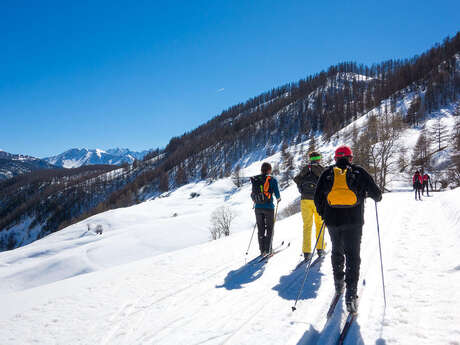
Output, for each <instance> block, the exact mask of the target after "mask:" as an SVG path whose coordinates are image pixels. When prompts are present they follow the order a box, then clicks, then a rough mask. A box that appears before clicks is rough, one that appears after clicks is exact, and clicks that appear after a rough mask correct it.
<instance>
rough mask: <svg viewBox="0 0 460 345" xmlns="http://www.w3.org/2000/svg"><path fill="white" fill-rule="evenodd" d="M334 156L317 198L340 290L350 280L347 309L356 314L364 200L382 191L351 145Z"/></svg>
mask: <svg viewBox="0 0 460 345" xmlns="http://www.w3.org/2000/svg"><path fill="white" fill-rule="evenodd" d="M334 158H335V164H334V165H332V166H330V167H328V168H327V169H326V170H325V171H324V172H323V173H322V174H321V176H320V178H319V180H318V184H317V187H316V191H315V196H314V201H315V205H316V209H317V210H318V213H319V214H320V216H321V217H322V219H323V220H324V222H325V223H326V226H327V228H328V231H329V235H330V238H331V242H332V255H331V260H332V270H333V273H334V284H335V289H336V293H337V294H342V293H343V291H344V288H345V283H346V294H345V302H346V306H347V310H348V311H349V312H353V313H356V312H357V308H358V304H357V298H358V296H357V288H358V280H359V268H360V265H361V258H360V249H361V235H362V228H363V224H364V199H365V198H366V197H367V196H369V197H371V198H372V199H374V200H375V201H376V202H377V201H380V200H382V192H381V191H380V189H379V187H378V186H377V185H376V184H375V182H374V179H373V178H372V176H371V175H370V174H369V173H368V172H367V171H366V170H365V169H364V168H362V167H360V166H358V165H355V164H352V161H353V152H352V150H351V148H350V147H348V146H340V147H338V148H337V149H336V150H335V156H334ZM345 265H346V268H345Z"/></svg>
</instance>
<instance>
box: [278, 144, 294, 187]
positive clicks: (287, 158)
mask: <svg viewBox="0 0 460 345" xmlns="http://www.w3.org/2000/svg"><path fill="white" fill-rule="evenodd" d="M281 167H282V175H281V185H282V186H283V187H286V186H288V185H289V182H290V181H291V180H292V178H293V177H294V169H295V168H294V157H293V156H292V155H291V153H290V152H289V151H288V146H287V144H283V146H282V149H281Z"/></svg>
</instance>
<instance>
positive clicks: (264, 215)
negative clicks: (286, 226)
mask: <svg viewBox="0 0 460 345" xmlns="http://www.w3.org/2000/svg"><path fill="white" fill-rule="evenodd" d="M261 172H262V174H261V175H258V176H254V177H251V182H252V193H251V198H252V200H253V201H254V203H255V206H254V208H255V214H256V221H257V229H258V238H259V249H260V254H261V255H267V254H269V253H271V251H272V239H273V226H274V221H275V204H274V203H273V194H275V196H276V199H277V202H278V203H279V202H280V201H281V197H280V191H279V189H278V181H277V180H276V179H275V178H274V177H272V176H271V175H270V174H271V173H272V166H271V165H270V164H269V163H263V164H262V167H261Z"/></svg>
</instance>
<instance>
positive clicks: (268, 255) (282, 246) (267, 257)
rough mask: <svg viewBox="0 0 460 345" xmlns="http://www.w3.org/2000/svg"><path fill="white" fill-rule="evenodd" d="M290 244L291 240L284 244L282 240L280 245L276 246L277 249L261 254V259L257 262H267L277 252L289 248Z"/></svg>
mask: <svg viewBox="0 0 460 345" xmlns="http://www.w3.org/2000/svg"><path fill="white" fill-rule="evenodd" d="M290 245H291V242H288V243H287V244H286V245H284V241H283V242H281V244H280V245H279V246H278V247H276V248H275V249H273V250H272V252H271V253H269V254H266V255H261V256H259V257H258V258H259V259H258V260H257V261H256V263H262V262H267V261H268V259H270V258H271V257H273V256H274V255H276V254H278V253H280V252H282V251H283V250H285V249H287V248H289V246H290ZM256 259H257V258H256Z"/></svg>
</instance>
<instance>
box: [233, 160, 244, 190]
mask: <svg viewBox="0 0 460 345" xmlns="http://www.w3.org/2000/svg"><path fill="white" fill-rule="evenodd" d="M232 181H233V184H234V185H235V186H236V187H237V188H240V187H241V186H242V185H243V178H242V176H241V167H240V166H239V165H237V166H236V167H235V170H234V171H233V173H232Z"/></svg>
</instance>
